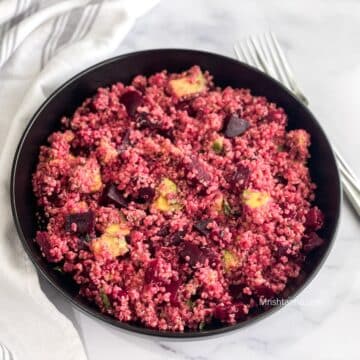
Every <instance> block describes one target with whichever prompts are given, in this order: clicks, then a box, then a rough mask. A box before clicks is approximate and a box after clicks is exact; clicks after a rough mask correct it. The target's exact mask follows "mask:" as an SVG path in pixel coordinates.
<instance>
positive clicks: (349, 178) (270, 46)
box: [234, 32, 360, 216]
mask: <svg viewBox="0 0 360 360" xmlns="http://www.w3.org/2000/svg"><path fill="white" fill-rule="evenodd" d="M234 50H235V53H236V55H237V57H238V59H239V60H242V61H244V62H245V63H247V64H248V65H251V66H253V67H256V68H258V69H259V70H262V71H263V72H264V73H266V74H268V75H270V76H271V77H273V78H275V79H276V80H278V81H280V82H281V83H282V84H283V85H285V86H286V87H287V88H288V89H289V90H290V91H291V92H292V93H293V94H294V95H295V96H296V97H297V98H298V99H299V100H300V101H301V102H302V103H303V104H305V105H306V106H308V105H309V101H308V100H307V98H306V97H305V95H304V94H303V93H302V92H301V90H300V88H299V87H298V85H297V84H296V82H295V79H294V76H293V72H292V70H291V67H290V65H289V63H288V61H287V60H286V57H285V55H284V52H283V51H282V49H281V47H280V44H279V41H278V40H277V38H276V36H275V34H274V33H273V32H268V33H264V34H261V35H258V36H250V37H248V38H246V39H244V40H242V41H238V42H236V43H235V45H234ZM333 149H334V153H335V157H336V160H337V164H338V168H339V171H340V175H341V177H340V178H341V182H342V185H343V189H344V191H345V193H346V195H347V197H348V199H349V200H350V203H351V204H352V205H353V207H354V209H355V211H356V213H357V214H358V215H359V216H360V182H359V180H358V179H357V178H356V175H355V173H354V172H353V171H352V170H351V168H350V167H349V165H348V164H347V163H346V161H345V160H344V158H343V157H342V156H341V154H340V153H339V151H337V150H336V149H335V148H334V146H333Z"/></svg>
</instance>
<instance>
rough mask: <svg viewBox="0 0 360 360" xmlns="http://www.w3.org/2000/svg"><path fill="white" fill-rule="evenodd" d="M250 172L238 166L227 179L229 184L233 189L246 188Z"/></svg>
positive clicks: (246, 168) (242, 166)
mask: <svg viewBox="0 0 360 360" xmlns="http://www.w3.org/2000/svg"><path fill="white" fill-rule="evenodd" d="M249 176H250V170H249V168H248V167H246V166H244V165H242V164H239V165H238V166H237V168H236V170H235V171H234V172H233V173H232V174H231V175H230V177H229V178H228V181H229V184H230V186H231V187H232V188H234V189H241V188H243V187H246V184H247V182H248V180H249Z"/></svg>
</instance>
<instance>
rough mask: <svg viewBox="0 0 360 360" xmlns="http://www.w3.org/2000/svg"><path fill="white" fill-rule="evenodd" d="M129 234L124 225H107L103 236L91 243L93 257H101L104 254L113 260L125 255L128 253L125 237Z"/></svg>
mask: <svg viewBox="0 0 360 360" xmlns="http://www.w3.org/2000/svg"><path fill="white" fill-rule="evenodd" d="M129 233H130V229H129V228H128V227H127V225H126V224H125V223H121V224H111V225H109V226H108V227H107V228H106V229H105V232H104V234H102V235H101V236H100V237H99V238H97V239H94V240H93V241H92V243H91V248H92V251H93V253H94V254H95V256H101V255H103V254H104V252H106V253H108V254H110V255H111V257H113V258H115V257H117V256H122V255H125V254H126V253H127V252H128V251H129V247H128V244H127V242H126V240H125V235H128V234H129Z"/></svg>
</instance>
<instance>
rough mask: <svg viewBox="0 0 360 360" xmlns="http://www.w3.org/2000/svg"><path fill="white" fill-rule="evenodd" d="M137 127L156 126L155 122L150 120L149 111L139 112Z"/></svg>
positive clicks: (136, 120) (136, 119)
mask: <svg viewBox="0 0 360 360" xmlns="http://www.w3.org/2000/svg"><path fill="white" fill-rule="evenodd" d="M135 122H136V127H137V128H138V129H146V128H152V127H153V126H154V123H153V122H152V121H151V120H150V117H149V115H148V114H147V113H144V112H142V113H139V114H138V115H137V116H136V118H135Z"/></svg>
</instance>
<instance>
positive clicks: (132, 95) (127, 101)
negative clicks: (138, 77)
mask: <svg viewBox="0 0 360 360" xmlns="http://www.w3.org/2000/svg"><path fill="white" fill-rule="evenodd" d="M120 102H121V103H122V104H124V105H125V107H126V111H127V113H128V114H129V115H130V116H134V115H135V113H136V110H137V108H138V106H139V105H140V104H141V103H142V96H141V95H140V94H139V93H138V92H137V91H134V90H130V91H127V92H126V93H124V94H122V95H121V97H120Z"/></svg>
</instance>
